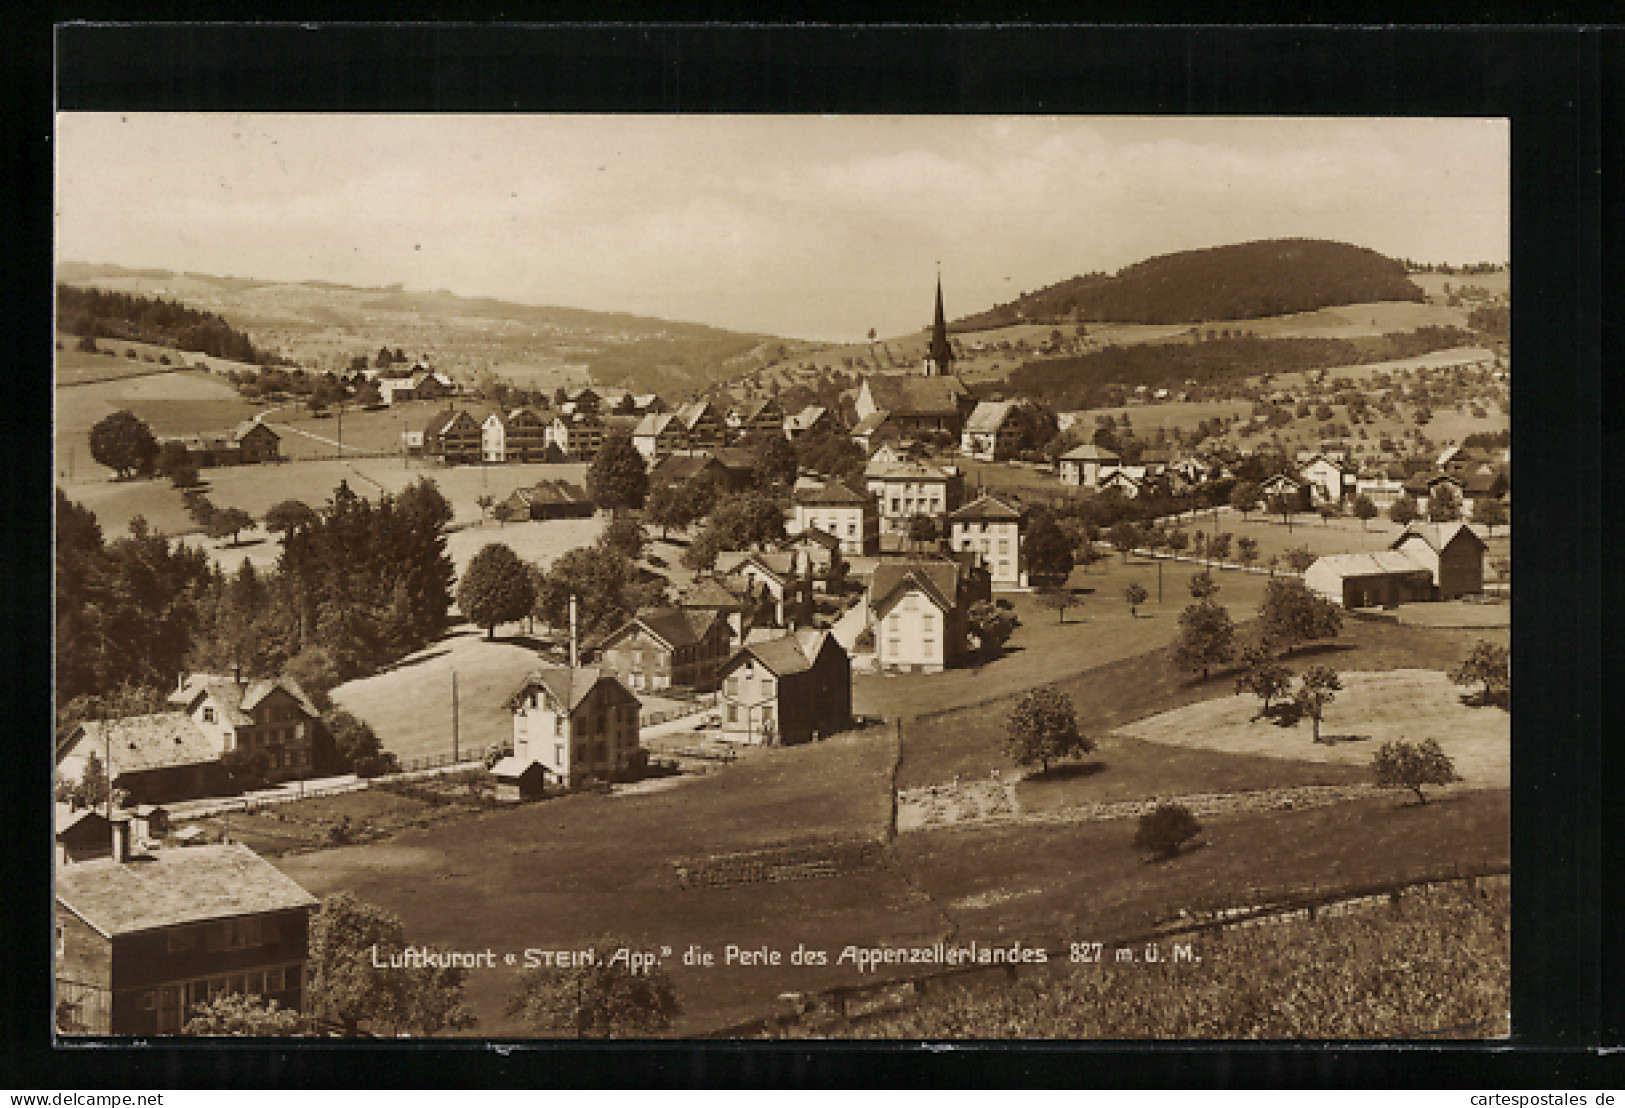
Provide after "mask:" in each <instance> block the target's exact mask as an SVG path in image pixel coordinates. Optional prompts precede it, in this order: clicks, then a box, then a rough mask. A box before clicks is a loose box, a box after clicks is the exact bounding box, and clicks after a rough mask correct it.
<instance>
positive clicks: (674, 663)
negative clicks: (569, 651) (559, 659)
mask: <svg viewBox="0 0 1625 1108" xmlns="http://www.w3.org/2000/svg"><path fill="white" fill-rule="evenodd" d="M731 638H732V636H731V632H730V631H729V628H728V620H727V617H725V616H724V615H723V614H722V613H721V612H717V611H707V610H704V609H691V610H684V609H682V608H645V609H643V610H642V611H640V612H638V614H637V615H635V616H633V617H632V618H631V619H629V620H627V621H626V622H625V623H623V624H622V625H621V626H620V627H617V628H616V629H615V630H614V631H611V632H610V633H609V634H608V635H606V636H604V638H603V639H602V640H600V642H599V643H598V646H597V651H596V652H597V655H598V658H599V660H600V662H601V663H602V664H603V666H604V668H605V669H607V670H610V671H611V672H613V673H614V674H615V676H616V677H618V678H619V679H620V681H621V683H622V684H624V685H626V686H627V687H628V688H630V689H631V690H632V691H633V692H634V693H638V692H642V691H644V690H645V689H651V690H654V691H660V690H662V689H670V688H682V689H694V690H697V691H701V692H704V691H708V690H710V689H712V688H714V687H715V685H716V673H717V666H719V665H721V664H722V662H723V661H725V660H726V659H727V657H728V650H729V645H730V642H731Z"/></svg>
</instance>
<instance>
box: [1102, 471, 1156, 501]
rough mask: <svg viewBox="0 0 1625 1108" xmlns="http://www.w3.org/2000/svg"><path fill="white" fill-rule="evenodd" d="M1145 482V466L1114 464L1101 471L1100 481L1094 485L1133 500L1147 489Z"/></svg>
mask: <svg viewBox="0 0 1625 1108" xmlns="http://www.w3.org/2000/svg"><path fill="white" fill-rule="evenodd" d="M1147 484H1148V481H1147V473H1146V467H1145V466H1138V465H1136V466H1124V465H1115V466H1112V467H1111V468H1109V469H1105V470H1102V471H1101V474H1100V483H1099V485H1098V486H1096V487H1097V488H1099V489H1100V491H1101V492H1103V493H1116V494H1117V495H1119V496H1123V497H1127V498H1128V499H1130V500H1134V499H1136V498H1138V497H1139V496H1140V494H1141V493H1143V492H1146V491H1147Z"/></svg>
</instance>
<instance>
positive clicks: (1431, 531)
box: [1388, 522, 1487, 554]
mask: <svg viewBox="0 0 1625 1108" xmlns="http://www.w3.org/2000/svg"><path fill="white" fill-rule="evenodd" d="M1412 535H1415V536H1416V537H1417V538H1419V539H1421V540H1422V541H1423V542H1425V543H1427V544H1428V545H1429V546H1431V547H1432V548H1433V549H1434V550H1435V551H1437V552H1439V553H1441V554H1442V553H1444V551H1445V549H1446V548H1447V547H1448V546H1450V544H1451V543H1454V542H1455V541H1457V540H1458V539H1461V538H1462V537H1463V536H1465V537H1466V539H1467V540H1468V541H1469V542H1472V543H1475V544H1477V546H1478V548H1479V549H1480V550H1482V549H1485V547H1486V545H1487V544H1486V543H1485V542H1484V540H1483V539H1481V538H1479V537H1478V534H1477V532H1475V531H1474V530H1473V529H1472V528H1471V527H1469V526H1467V524H1465V523H1461V522H1456V523H1412V524H1410V525H1409V526H1407V527H1406V528H1405V530H1403V531H1401V532H1400V533H1399V537H1398V538H1397V539H1395V540H1394V541H1393V542H1391V543H1389V544H1388V549H1389V550H1398V549H1399V547H1400V544H1401V543H1403V542H1404V541H1405V540H1406V539H1408V538H1410V537H1411V536H1412Z"/></svg>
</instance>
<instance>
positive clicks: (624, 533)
mask: <svg viewBox="0 0 1625 1108" xmlns="http://www.w3.org/2000/svg"><path fill="white" fill-rule="evenodd" d="M648 543H649V536H648V535H647V534H646V533H645V532H644V530H643V525H642V524H640V523H639V522H638V521H637V520H635V519H631V518H623V519H614V520H610V522H609V525H608V526H607V527H605V528H604V529H603V531H601V532H600V533H599V535H598V545H599V546H600V547H602V548H603V549H605V550H613V551H614V552H615V553H617V554H619V555H620V556H621V557H623V558H626V559H627V560H629V561H631V560H635V559H636V558H637V557H638V556H639V555H641V554H642V553H643V548H644V547H645V546H647V545H648Z"/></svg>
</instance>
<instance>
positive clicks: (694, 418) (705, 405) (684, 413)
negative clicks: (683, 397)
mask: <svg viewBox="0 0 1625 1108" xmlns="http://www.w3.org/2000/svg"><path fill="white" fill-rule="evenodd" d="M710 414H712V412H711V402H710V401H709V400H691V401H689V402H688V403H687V404H684V405H683V406H682V407H681V408H678V409H677V419H678V421H679V422H681V423H682V425H683V426H684V427H685V428H687V429H688V430H690V431H692V430H694V427H695V425H696V424H698V423H699V422H700V420H702V419H704V418H705V417H706V416H707V415H710Z"/></svg>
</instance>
